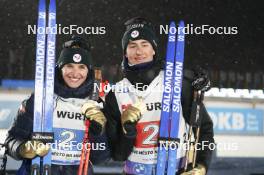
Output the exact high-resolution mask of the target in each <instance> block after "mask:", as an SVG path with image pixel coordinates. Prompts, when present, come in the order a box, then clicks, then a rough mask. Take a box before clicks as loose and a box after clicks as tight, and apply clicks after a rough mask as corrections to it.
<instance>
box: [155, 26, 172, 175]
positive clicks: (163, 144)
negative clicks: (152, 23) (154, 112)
mask: <svg viewBox="0 0 264 175" xmlns="http://www.w3.org/2000/svg"><path fill="white" fill-rule="evenodd" d="M175 27H176V26H175V23H174V22H171V23H170V29H171V28H175ZM171 31H173V30H169V36H168V44H167V52H166V67H165V73H164V82H163V84H164V92H163V97H162V112H161V119H160V130H159V140H158V157H157V169H156V174H157V175H163V174H164V173H165V170H166V168H167V167H166V164H167V157H168V142H169V140H168V139H169V130H168V128H169V124H170V123H169V119H170V113H171V102H172V90H173V87H172V86H173V77H174V75H173V72H174V71H173V69H174V58H175V44H176V36H175V33H172V32H171Z"/></svg>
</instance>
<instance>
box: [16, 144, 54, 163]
mask: <svg viewBox="0 0 264 175" xmlns="http://www.w3.org/2000/svg"><path fill="white" fill-rule="evenodd" d="M49 150H50V147H49V146H48V145H45V144H44V143H42V142H40V141H35V140H29V141H27V142H26V143H24V144H22V145H21V146H20V148H19V154H20V155H21V157H23V158H26V159H33V158H34V157H36V156H40V157H43V156H45V155H46V154H48V152H49Z"/></svg>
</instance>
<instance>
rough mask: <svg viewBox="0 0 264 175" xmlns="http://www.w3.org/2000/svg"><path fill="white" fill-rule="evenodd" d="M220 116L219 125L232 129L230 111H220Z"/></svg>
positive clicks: (221, 127) (222, 127)
mask: <svg viewBox="0 0 264 175" xmlns="http://www.w3.org/2000/svg"><path fill="white" fill-rule="evenodd" d="M218 115H219V118H218V120H219V121H218V126H219V129H231V125H230V123H229V118H230V116H231V113H230V112H227V113H224V112H219V114H218Z"/></svg>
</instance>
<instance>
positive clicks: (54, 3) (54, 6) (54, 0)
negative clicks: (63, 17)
mask: <svg viewBox="0 0 264 175" xmlns="http://www.w3.org/2000/svg"><path fill="white" fill-rule="evenodd" d="M49 6H50V8H54V9H55V8H56V0H50V4H49Z"/></svg>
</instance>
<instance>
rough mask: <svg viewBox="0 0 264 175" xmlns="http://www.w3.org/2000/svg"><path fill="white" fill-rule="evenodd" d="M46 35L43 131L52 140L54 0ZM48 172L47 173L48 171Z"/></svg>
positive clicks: (45, 160) (47, 159) (46, 161)
mask: <svg viewBox="0 0 264 175" xmlns="http://www.w3.org/2000/svg"><path fill="white" fill-rule="evenodd" d="M48 17H49V18H48V27H49V29H50V30H49V31H48V36H47V50H46V72H45V73H46V75H45V101H44V102H45V103H44V106H45V108H44V119H43V132H45V133H49V134H48V135H49V137H50V139H48V140H49V141H48V142H53V133H52V130H53V129H52V128H53V106H54V105H53V95H54V75H55V69H54V67H55V51H56V50H55V48H56V31H53V30H54V29H56V0H50V4H49V15H48ZM43 165H44V166H43V172H44V175H46V174H51V173H50V171H51V151H50V152H49V153H48V154H47V155H46V156H45V157H43ZM48 172H49V173H48Z"/></svg>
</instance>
